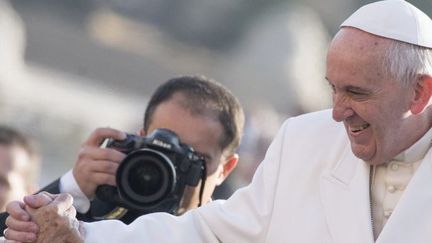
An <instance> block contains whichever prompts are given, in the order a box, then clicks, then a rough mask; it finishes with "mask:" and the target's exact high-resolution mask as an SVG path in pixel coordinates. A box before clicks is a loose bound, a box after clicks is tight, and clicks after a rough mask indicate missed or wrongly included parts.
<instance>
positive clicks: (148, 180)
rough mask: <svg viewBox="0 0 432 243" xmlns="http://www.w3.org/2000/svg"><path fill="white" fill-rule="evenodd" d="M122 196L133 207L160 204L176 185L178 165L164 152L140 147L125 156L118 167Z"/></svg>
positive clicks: (120, 193) (140, 207)
mask: <svg viewBox="0 0 432 243" xmlns="http://www.w3.org/2000/svg"><path fill="white" fill-rule="evenodd" d="M116 178H117V187H118V191H119V195H120V197H121V198H122V199H123V201H124V202H125V203H126V204H128V206H131V207H132V208H136V209H142V208H143V207H148V206H151V205H152V204H156V203H158V202H159V201H160V200H162V199H163V198H164V197H165V196H166V195H167V194H168V193H170V192H172V190H173V189H174V185H175V178H176V173H175V168H174V166H173V163H172V162H171V160H170V159H169V158H168V157H167V156H166V155H164V154H163V153H161V152H159V151H156V150H152V149H141V150H137V151H134V152H132V153H130V154H128V155H127V156H126V158H125V159H124V160H123V161H122V163H121V164H120V166H119V168H118V170H117V176H116Z"/></svg>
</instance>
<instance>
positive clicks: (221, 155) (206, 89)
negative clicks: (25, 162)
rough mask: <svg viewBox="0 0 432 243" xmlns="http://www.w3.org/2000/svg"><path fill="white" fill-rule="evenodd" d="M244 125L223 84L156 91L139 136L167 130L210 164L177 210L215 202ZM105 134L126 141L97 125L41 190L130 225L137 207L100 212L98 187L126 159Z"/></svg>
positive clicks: (92, 215) (92, 214) (192, 79)
mask: <svg viewBox="0 0 432 243" xmlns="http://www.w3.org/2000/svg"><path fill="white" fill-rule="evenodd" d="M243 125H244V114H243V109H242V107H241V105H240V103H239V102H238V100H237V99H236V98H235V97H234V96H233V95H232V94H231V92H230V91H228V90H227V89H226V88H225V87H223V86H222V85H220V84H219V83H217V82H215V81H212V80H210V79H208V78H206V77H204V76H183V77H178V78H174V79H171V80H168V81H167V82H166V83H164V84H162V85H161V86H159V88H158V89H157V90H156V91H155V92H154V93H153V95H152V97H151V98H150V101H149V103H148V105H147V107H146V110H145V114H144V121H143V128H142V129H141V130H140V131H139V135H141V136H147V135H149V134H151V133H152V132H153V131H155V130H156V129H159V128H165V129H169V130H171V131H173V132H175V133H176V134H177V135H178V137H179V138H180V140H181V142H182V143H184V144H187V145H190V146H192V147H193V148H194V149H195V151H196V152H198V153H199V154H200V155H202V156H204V158H205V162H206V170H207V176H206V178H205V184H204V188H203V192H202V193H201V192H200V189H201V184H200V185H198V186H196V187H188V188H187V189H186V190H185V192H184V195H183V198H182V200H181V202H180V205H179V207H178V209H177V210H176V212H174V214H182V213H184V212H186V211H187V210H189V209H192V208H195V207H198V206H199V205H200V204H205V203H207V202H209V201H211V200H212V199H211V197H212V193H213V191H214V189H215V187H216V186H218V185H220V184H221V183H222V182H223V181H224V180H225V178H226V177H227V176H228V175H229V174H230V173H231V171H232V170H233V169H234V168H235V166H236V165H237V161H238V155H237V154H236V149H237V147H238V146H239V144H240V138H241V136H242V132H243ZM107 138H113V139H116V140H122V139H124V138H125V133H124V132H121V131H118V130H115V129H112V128H98V129H96V130H95V131H94V132H93V133H92V134H91V135H90V137H89V138H88V139H87V140H86V141H85V142H84V143H83V145H82V146H81V149H80V152H79V155H78V160H77V161H76V163H75V166H74V168H73V169H72V170H71V171H69V172H68V173H67V174H65V175H64V176H62V177H61V178H60V179H59V180H56V181H54V182H53V183H51V184H50V185H49V186H47V187H45V188H44V189H43V190H45V191H48V192H51V193H60V192H67V193H70V194H71V195H73V197H74V205H75V207H76V208H77V211H78V215H77V216H78V218H80V219H81V220H85V221H94V220H99V219H101V218H112V217H113V215H116V214H119V213H122V215H121V216H120V217H117V218H120V219H121V220H122V221H123V222H125V223H129V222H131V221H133V220H134V219H135V218H136V217H138V216H139V215H141V214H142V213H141V212H139V211H136V210H128V212H126V213H124V212H123V211H118V210H117V208H115V209H114V210H113V211H112V212H106V215H101V213H100V211H101V207H104V208H108V209H110V208H109V207H108V206H109V205H106V204H104V203H103V202H101V201H100V200H98V199H97V198H96V199H95V192H96V188H97V187H98V186H100V185H104V184H108V185H115V184H116V182H115V181H116V178H115V175H116V170H117V168H118V165H119V162H120V161H122V160H123V159H124V158H125V154H123V153H122V152H119V151H117V150H116V149H113V148H100V147H99V146H100V144H101V142H102V141H103V140H104V139H107ZM201 194H202V195H201ZM101 216H102V217H101ZM3 224H4V222H3ZM4 227H5V226H4Z"/></svg>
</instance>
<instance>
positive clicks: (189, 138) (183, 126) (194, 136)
mask: <svg viewBox="0 0 432 243" xmlns="http://www.w3.org/2000/svg"><path fill="white" fill-rule="evenodd" d="M183 99H184V97H183V95H182V94H175V95H174V96H173V97H172V98H171V99H170V100H168V101H166V102H164V103H162V104H160V105H159V106H158V107H157V108H156V110H155V112H154V113H153V116H152V118H151V120H150V124H149V128H148V131H141V135H143V136H144V135H147V134H150V133H151V132H153V131H154V130H155V129H158V128H166V129H169V130H171V131H174V132H175V133H176V134H177V135H178V136H179V137H180V140H181V142H182V143H185V144H188V145H190V146H192V147H193V148H194V149H195V151H197V152H199V153H200V154H202V155H204V156H205V159H206V163H207V180H206V183H205V190H204V195H203V203H206V202H208V201H210V200H211V195H212V194H213V191H214V188H215V187H216V186H217V185H219V184H221V183H222V182H223V180H224V179H225V178H226V176H228V174H229V173H230V172H231V170H232V169H233V168H234V167H235V165H236V163H237V160H238V157H237V155H231V156H224V154H223V151H222V149H221V147H220V144H219V141H221V138H222V136H223V127H222V125H221V124H220V122H219V121H218V120H215V119H214V118H212V117H210V116H207V115H196V114H192V113H191V112H190V111H189V110H187V109H186V108H185V107H184V106H182V105H181V103H182V100H183ZM199 190H200V185H198V186H196V187H187V189H186V191H185V193H184V196H183V200H182V203H181V205H180V209H179V212H178V213H180V214H181V213H183V212H185V211H187V210H189V209H191V208H195V207H197V206H198V203H199Z"/></svg>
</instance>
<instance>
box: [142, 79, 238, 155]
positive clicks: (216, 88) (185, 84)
mask: <svg viewBox="0 0 432 243" xmlns="http://www.w3.org/2000/svg"><path fill="white" fill-rule="evenodd" d="M177 93H181V94H184V97H185V104H184V105H185V107H186V109H188V110H189V111H190V112H191V113H192V114H197V115H210V116H215V117H217V119H218V121H219V122H220V123H221V125H222V127H223V129H224V134H223V137H222V138H221V141H220V146H221V149H222V151H228V152H229V153H234V152H235V150H236V149H237V147H238V146H239V144H240V140H241V137H242V133H243V126H244V120H245V117H244V112H243V108H242V107H241V105H240V102H239V101H238V99H237V98H236V97H235V96H234V95H233V94H232V93H231V91H229V90H228V89H227V88H225V87H224V86H223V85H222V84H220V83H218V82H216V81H214V80H212V79H209V78H207V77H205V76H202V75H197V76H181V77H177V78H173V79H170V80H168V81H167V82H165V83H164V84H162V85H161V86H159V87H158V88H157V89H156V91H155V92H154V93H153V95H152V96H151V98H150V101H149V103H148V105H147V108H146V111H145V113H144V130H145V131H148V128H149V126H150V123H151V122H152V118H153V114H154V112H155V110H156V108H157V107H158V106H159V105H160V104H161V103H163V102H165V101H168V100H170V99H171V98H172V96H173V95H174V94H177Z"/></svg>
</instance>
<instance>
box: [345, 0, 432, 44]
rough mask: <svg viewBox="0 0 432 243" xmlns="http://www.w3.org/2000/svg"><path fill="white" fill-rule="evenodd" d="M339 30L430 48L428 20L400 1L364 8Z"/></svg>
mask: <svg viewBox="0 0 432 243" xmlns="http://www.w3.org/2000/svg"><path fill="white" fill-rule="evenodd" d="M340 27H354V28H357V29H360V30H363V31H365V32H368V33H371V34H374V35H377V36H381V37H385V38H389V39H394V40H398V41H402V42H407V43H411V44H414V45H418V46H423V47H427V48H432V20H431V18H430V17H428V16H427V15H426V14H425V13H423V12H422V11H421V10H420V9H418V8H416V7H415V6H413V5H412V4H410V3H408V2H407V1H404V0H384V1H378V2H374V3H371V4H367V5H364V6H363V7H361V8H360V9H358V10H357V11H356V12H354V13H353V14H352V15H351V16H350V17H349V18H348V19H346V20H345V21H344V22H343V23H342V24H341V26H340Z"/></svg>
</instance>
